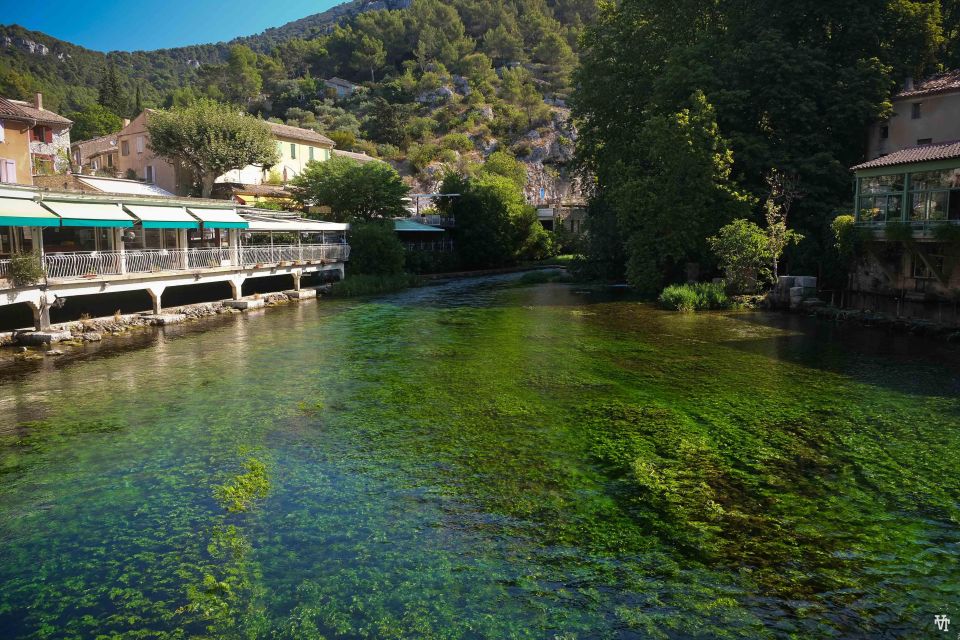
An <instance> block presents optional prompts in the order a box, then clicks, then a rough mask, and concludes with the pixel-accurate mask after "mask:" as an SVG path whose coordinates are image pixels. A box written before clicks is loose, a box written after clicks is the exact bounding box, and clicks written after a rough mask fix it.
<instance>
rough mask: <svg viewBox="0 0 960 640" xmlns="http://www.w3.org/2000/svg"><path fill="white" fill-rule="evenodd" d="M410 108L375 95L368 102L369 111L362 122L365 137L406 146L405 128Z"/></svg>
mask: <svg viewBox="0 0 960 640" xmlns="http://www.w3.org/2000/svg"><path fill="white" fill-rule="evenodd" d="M409 113H410V108H409V107H408V106H407V105H403V104H395V103H392V102H387V101H386V100H385V99H383V98H381V97H379V96H378V97H376V98H374V99H373V101H372V102H371V104H370V112H369V115H368V116H367V118H366V120H364V122H363V128H364V131H365V133H366V137H367V138H369V139H371V140H375V141H377V142H386V143H387V144H392V145H394V146H397V147H404V146H406V145H405V143H406V137H405V133H404V132H405V129H406V124H407V119H408V117H409Z"/></svg>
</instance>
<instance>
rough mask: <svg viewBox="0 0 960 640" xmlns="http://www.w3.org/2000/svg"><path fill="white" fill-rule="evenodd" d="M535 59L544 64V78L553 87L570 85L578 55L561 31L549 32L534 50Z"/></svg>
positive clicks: (562, 87)
mask: <svg viewBox="0 0 960 640" xmlns="http://www.w3.org/2000/svg"><path fill="white" fill-rule="evenodd" d="M533 59H534V60H536V61H537V62H539V63H541V64H543V65H544V67H545V72H544V80H546V81H547V82H548V83H550V88H551V89H553V90H554V91H560V90H563V89H566V88H568V87H569V86H570V74H571V73H573V69H574V67H575V66H576V64H577V57H576V55H574V53H573V49H571V48H570V45H569V44H567V41H566V40H564V39H563V37H562V36H561V35H560V34H559V33H556V32H550V33H548V34H547V35H546V36H545V37H544V39H543V40H542V41H541V42H540V44H538V45H537V47H536V48H535V49H534V50H533Z"/></svg>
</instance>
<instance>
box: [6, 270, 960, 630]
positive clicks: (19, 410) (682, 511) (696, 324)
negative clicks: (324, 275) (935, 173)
mask: <svg viewBox="0 0 960 640" xmlns="http://www.w3.org/2000/svg"><path fill="white" fill-rule="evenodd" d="M203 329H205V330H204V331H201V330H200V327H181V328H175V329H168V330H167V331H165V332H157V333H155V334H145V335H143V336H141V337H139V338H132V339H130V340H131V344H130V345H129V347H130V348H126V349H123V350H119V349H115V350H111V349H110V348H103V349H100V350H98V351H93V350H91V352H89V353H88V354H86V355H78V356H70V357H68V358H67V359H63V360H61V361H54V360H52V359H47V360H45V361H43V362H42V363H40V364H36V365H31V366H32V367H33V368H25V369H19V370H11V371H8V373H7V374H6V375H5V377H2V378H0V437H2V441H0V637H2V638H94V637H98V636H102V637H104V638H199V637H211V638H321V637H323V638H341V637H342V638H554V637H557V638H821V637H822V638H830V637H847V638H851V637H878V638H880V637H882V638H894V637H905V638H913V637H940V636H939V635H937V634H935V633H934V632H935V628H934V626H933V616H934V614H939V613H947V614H950V613H951V612H952V613H953V616H954V619H955V620H956V622H955V623H954V624H956V623H957V622H960V529H958V523H960V429H958V425H960V400H958V392H960V364H958V363H960V355H958V352H957V350H956V349H955V348H950V347H945V346H942V345H937V344H930V343H922V342H914V341H911V340H909V339H905V338H898V339H897V340H891V339H889V338H888V337H886V336H884V335H882V334H871V333H868V332H864V331H863V330H855V329H847V330H839V329H832V328H830V327H828V326H824V325H818V324H815V323H813V322H812V321H808V320H805V319H799V318H789V317H783V316H766V315H763V314H729V315H721V314H706V315H678V314H674V313H667V312H662V311H659V310H656V309H653V308H651V307H649V306H646V305H643V304H639V303H637V302H633V301H629V300H623V299H621V300H611V299H607V298H604V297H602V296H600V295H598V294H589V293H577V292H576V290H575V289H571V288H569V287H566V286H563V285H536V286H530V287H518V286H512V285H511V284H510V279H509V278H501V279H491V280H486V281H480V282H477V281H473V282H461V283H457V284H452V285H446V286H440V287H432V288H427V289H421V290H414V291H408V292H405V293H402V294H398V295H396V296H392V297H386V298H381V299H378V300H374V301H364V302H336V303H331V302H326V301H324V302H322V303H320V304H316V305H304V306H300V307H289V308H283V309H273V310H270V311H268V312H267V313H264V314H261V315H250V316H243V317H232V316H231V317H228V318H222V319H219V320H217V321H215V322H213V323H211V324H206V325H203ZM951 610H952V611H951Z"/></svg>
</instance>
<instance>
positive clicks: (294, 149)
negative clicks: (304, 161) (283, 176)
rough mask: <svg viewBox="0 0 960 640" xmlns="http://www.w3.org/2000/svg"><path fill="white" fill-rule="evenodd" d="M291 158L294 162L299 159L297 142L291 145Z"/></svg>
mask: <svg viewBox="0 0 960 640" xmlns="http://www.w3.org/2000/svg"><path fill="white" fill-rule="evenodd" d="M290 157H291V158H293V159H294V160H296V159H297V144H296V143H295V142H291V143H290Z"/></svg>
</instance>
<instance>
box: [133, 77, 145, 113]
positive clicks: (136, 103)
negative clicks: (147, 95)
mask: <svg viewBox="0 0 960 640" xmlns="http://www.w3.org/2000/svg"><path fill="white" fill-rule="evenodd" d="M141 113H143V93H142V92H141V91H140V85H139V84H138V85H137V91H136V93H135V94H134V98H133V117H134V118H136V117H137V116H138V115H140V114H141Z"/></svg>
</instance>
